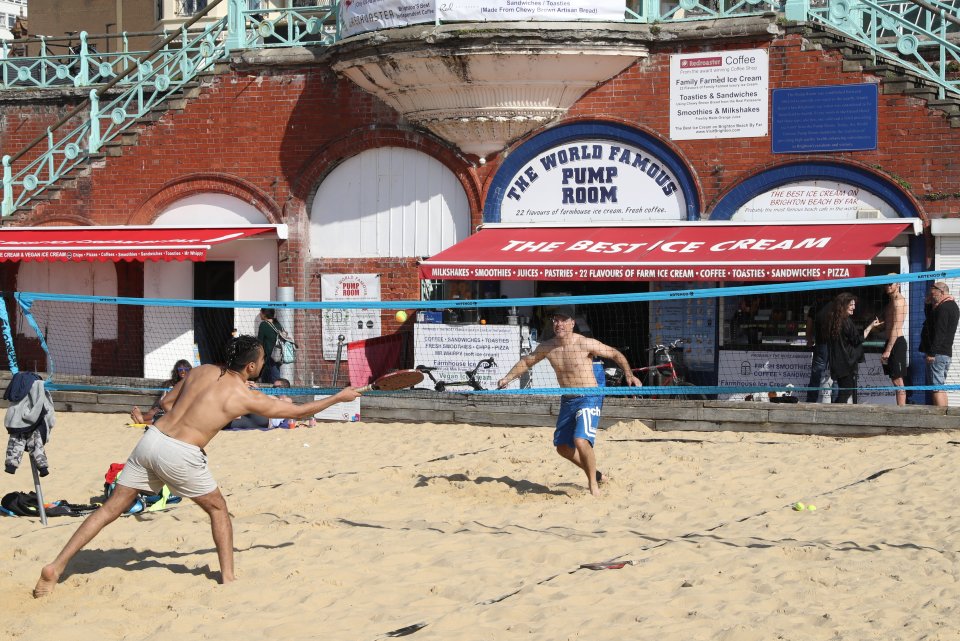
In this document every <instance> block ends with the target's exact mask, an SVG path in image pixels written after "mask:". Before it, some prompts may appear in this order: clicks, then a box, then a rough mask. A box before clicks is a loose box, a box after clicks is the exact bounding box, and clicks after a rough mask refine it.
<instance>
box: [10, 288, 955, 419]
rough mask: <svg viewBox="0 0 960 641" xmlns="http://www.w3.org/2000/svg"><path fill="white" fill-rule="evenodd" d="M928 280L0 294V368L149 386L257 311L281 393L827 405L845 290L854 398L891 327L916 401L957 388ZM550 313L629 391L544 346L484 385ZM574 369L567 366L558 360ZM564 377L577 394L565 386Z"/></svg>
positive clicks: (884, 393) (206, 356)
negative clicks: (832, 339)
mask: <svg viewBox="0 0 960 641" xmlns="http://www.w3.org/2000/svg"><path fill="white" fill-rule="evenodd" d="M935 282H944V283H946V284H947V286H948V289H949V291H950V292H952V293H957V292H960V270H948V271H932V272H922V273H914V274H892V275H885V276H870V277H865V278H855V279H845V280H832V281H809V282H795V283H776V284H771V283H764V284H753V285H751V284H743V285H741V284H731V283H726V284H719V283H705V284H697V285H696V286H693V285H692V284H690V283H687V284H683V283H669V282H661V283H637V290H638V291H636V292H631V293H620V294H605V295H595V296H549V297H535V298H493V297H489V298H479V299H463V298H460V299H449V300H418V301H328V302H327V301H320V302H307V301H229V302H225V301H195V300H160V299H139V298H118V297H97V296H75V295H62V294H51V293H27V292H18V293H15V294H12V295H6V296H5V303H6V306H5V310H4V312H5V314H6V316H5V317H4V318H3V319H2V320H3V331H4V338H5V345H6V359H7V361H6V363H5V365H6V366H7V367H8V368H9V369H11V370H14V371H16V370H17V369H23V370H32V371H36V372H38V373H41V374H44V375H45V376H46V377H47V379H48V383H49V384H50V385H52V386H53V388H54V389H57V388H58V387H59V388H60V389H70V388H71V387H76V388H83V389H101V390H110V389H137V390H153V389H156V388H157V386H158V385H159V384H160V383H161V381H163V380H166V379H169V378H170V377H171V373H172V370H173V368H174V364H175V363H176V362H177V361H179V360H181V359H183V360H187V361H188V362H190V363H191V364H193V365H198V364H201V363H222V362H223V360H224V354H225V347H226V344H227V342H228V341H229V340H230V338H231V337H232V336H233V335H236V334H250V335H256V334H257V331H258V327H259V323H260V322H261V320H260V311H261V309H262V308H269V309H272V310H274V311H275V314H276V317H277V319H278V321H279V323H280V325H281V326H282V327H283V328H284V329H285V330H287V331H288V332H289V333H290V334H291V336H292V337H293V339H294V340H295V341H296V343H297V345H298V348H299V349H298V350H297V355H296V359H295V361H294V362H292V363H288V364H283V365H282V366H281V375H282V376H283V377H284V378H287V379H288V380H290V381H291V383H292V385H293V388H294V390H292V391H291V393H294V394H314V393H321V392H327V391H329V390H332V389H335V388H339V387H342V386H344V385H348V384H350V385H364V384H367V383H369V382H370V381H371V380H373V379H375V378H376V377H377V376H379V375H382V374H385V373H388V372H390V371H393V370H397V369H413V368H418V369H420V370H421V371H423V372H424V381H423V382H422V383H420V384H419V385H417V386H416V387H417V389H420V390H422V391H424V392H431V393H435V394H451V393H456V394H487V395H496V394H501V395H514V396H520V395H528V394H535V395H558V394H570V393H586V392H590V393H601V394H604V395H607V396H626V397H636V398H640V399H643V398H646V399H662V400H669V399H680V400H683V399H691V398H693V399H721V400H744V399H758V398H763V399H764V400H767V399H770V398H774V399H779V398H788V399H790V398H795V399H797V400H799V401H806V400H813V399H817V400H820V401H829V400H831V398H832V397H833V395H835V394H837V393H838V392H839V390H838V389H837V387H836V385H835V384H834V383H833V382H832V381H831V380H830V377H829V374H830V370H829V369H827V371H826V372H825V375H824V376H823V377H822V378H817V380H812V378H811V374H812V371H811V369H812V367H813V351H812V350H813V343H814V342H815V338H816V337H815V336H814V334H815V324H816V320H815V319H816V317H817V314H818V313H821V312H822V315H823V316H828V315H829V310H830V307H831V305H833V303H834V301H836V300H837V299H838V295H840V294H843V293H849V294H852V295H853V296H854V297H855V301H856V305H855V307H853V308H851V309H849V310H846V311H848V312H849V313H850V319H851V320H852V322H853V324H854V326H855V328H856V331H857V332H859V333H861V334H863V333H864V330H865V329H866V328H867V326H868V325H870V323H871V322H872V321H873V320H874V319H880V320H881V321H885V323H884V324H883V325H882V326H880V327H877V328H875V329H873V330H872V331H869V332H866V338H865V340H864V343H863V345H862V349H861V348H858V350H860V351H862V362H861V363H860V364H859V367H858V368H856V370H857V374H858V375H857V378H856V381H855V386H854V388H855V393H856V397H857V402H860V403H892V402H895V398H896V397H895V393H896V391H897V387H895V386H894V385H893V383H892V380H891V374H892V373H891V372H889V371H885V369H886V367H885V365H886V366H889V363H884V362H883V360H884V359H883V356H884V353H885V352H886V351H887V345H888V338H889V336H890V334H889V333H888V332H890V331H891V330H894V331H896V333H897V334H900V335H902V336H903V339H904V340H903V342H905V343H906V348H905V354H904V355H903V356H902V358H900V359H899V360H902V361H903V371H902V372H893V374H895V373H899V374H900V375H901V376H902V379H903V382H904V388H903V389H905V390H906V391H907V392H908V393H909V394H910V395H911V402H916V403H922V402H924V399H925V396H924V395H926V394H928V393H929V392H932V391H946V392H948V393H951V394H952V393H957V390H958V389H960V385H958V384H960V366H957V367H954V368H952V371H950V372H949V374H948V377H947V379H946V381H945V383H944V384H943V385H932V384H931V381H930V380H929V379H928V375H927V363H926V358H925V355H924V354H923V353H922V352H921V351H920V341H921V330H922V328H923V325H924V321H925V319H926V314H927V313H930V312H929V310H925V307H928V306H929V305H928V303H929V302H930V301H929V300H928V298H929V293H930V290H931V286H932V284H933V283H935ZM890 285H895V287H892V288H891V287H890ZM891 290H895V291H899V295H900V296H902V298H903V302H902V305H899V306H898V305H894V304H893V303H892V299H891V296H892V295H893V294H892V292H891ZM225 305H229V307H227V306H225ZM898 307H899V308H900V310H901V311H900V312H898V313H895V311H896V310H897V308H898ZM822 310H826V311H822ZM891 310H894V311H891ZM558 311H560V312H562V314H561V316H562V315H563V314H569V315H571V316H572V319H573V322H574V323H575V329H574V332H575V333H577V334H580V335H582V336H584V337H586V338H591V339H594V340H596V341H599V342H601V343H603V344H604V345H607V346H610V347H613V348H615V349H616V350H618V351H619V352H620V353H622V354H623V355H624V357H625V358H626V360H627V361H628V363H629V365H630V367H631V369H633V370H634V373H635V375H636V376H637V378H638V379H639V380H640V381H642V382H643V387H640V388H637V387H631V386H628V385H627V384H626V378H625V377H624V376H623V374H622V372H620V371H618V368H617V363H616V362H615V361H611V360H609V359H596V362H595V363H591V365H590V367H591V370H592V372H593V373H594V375H595V380H596V381H597V384H598V385H599V386H601V387H600V389H595V388H593V387H592V385H589V386H587V385H586V384H585V383H583V381H584V380H586V379H584V378H583V376H584V373H583V371H579V372H578V373H577V374H576V375H575V376H572V377H571V376H568V377H567V378H566V379H563V378H561V379H558V377H557V372H556V370H555V369H554V367H553V365H551V363H550V360H551V359H553V360H556V359H569V360H566V361H565V362H567V363H568V365H567V368H568V370H569V369H570V368H573V367H581V368H582V367H583V362H584V359H585V358H586V355H584V356H583V357H582V358H580V356H579V355H576V354H574V355H572V356H571V354H570V349H568V348H564V349H566V350H567V352H566V353H563V352H562V351H557V352H554V353H553V354H552V355H551V356H548V357H547V358H545V359H544V360H541V361H540V362H538V363H537V364H535V365H533V366H532V367H531V368H530V369H529V370H527V369H526V368H521V370H522V371H519V372H517V371H516V370H515V372H516V373H517V375H516V376H512V377H511V378H512V379H515V380H511V382H510V384H509V385H507V387H506V388H505V389H502V390H498V389H497V387H498V381H500V380H501V379H503V378H504V377H505V376H506V375H507V373H508V372H509V371H510V370H511V368H512V367H513V366H514V365H515V364H516V363H517V362H518V361H521V359H525V358H527V357H529V355H531V354H534V353H544V352H545V351H546V349H547V348H548V347H549V346H551V345H553V344H554V341H553V340H552V339H554V337H555V334H554V329H555V324H554V317H555V316H557V312H558ZM891 325H893V326H896V325H899V326H900V327H899V330H896V329H895V327H891ZM954 340H955V338H954V337H950V339H949V344H950V345H951V346H952V344H953V342H954ZM581 344H582V345H583V346H584V349H586V348H587V347H589V346H590V345H592V343H589V342H586V343H581V342H579V341H578V342H577V343H574V348H575V349H576V348H577V347H576V346H577V345H581ZM821 344H822V341H821ZM541 346H542V347H541ZM538 347H540V350H541V351H540V352H536V350H537V349H538ZM898 349H899V348H898ZM858 355H859V352H858ZM894 356H896V353H895V354H894ZM894 360H895V361H897V360H898V358H895V359H894ZM575 362H578V363H580V364H579V365H576V366H574V365H570V364H569V363H575ZM561 367H562V366H561ZM568 374H569V371H568ZM560 380H565V382H566V383H568V384H567V385H561V383H560ZM570 380H573V381H574V382H575V383H576V384H582V385H584V387H583V388H581V387H577V386H576V384H575V385H574V386H572V387H571V386H570V385H569V381H570ZM577 382H579V383H577ZM588 387H589V389H588ZM318 390H319V391H318Z"/></svg>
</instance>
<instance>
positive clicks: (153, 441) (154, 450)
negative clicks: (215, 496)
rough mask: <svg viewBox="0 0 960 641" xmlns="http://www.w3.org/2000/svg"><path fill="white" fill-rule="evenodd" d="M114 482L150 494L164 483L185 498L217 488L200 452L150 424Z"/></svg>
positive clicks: (157, 492) (158, 490)
mask: <svg viewBox="0 0 960 641" xmlns="http://www.w3.org/2000/svg"><path fill="white" fill-rule="evenodd" d="M117 483H118V484H119V485H123V486H125V487H131V488H133V489H135V490H144V491H150V492H153V493H154V494H159V493H160V491H161V490H162V489H163V485H164V484H166V485H168V486H169V487H170V490H171V491H172V492H173V493H174V494H177V495H178V496H185V497H187V498H196V497H198V496H203V495H204V494H209V493H210V492H213V491H214V490H215V489H217V482H216V481H214V480H213V475H212V474H210V469H209V468H208V467H207V455H206V454H205V453H204V451H203V450H202V449H200V448H199V447H197V446H196V445H191V444H190V443H184V442H183V441H178V440H177V439H175V438H172V437H170V436H167V435H166V434H164V433H163V432H161V431H160V430H158V429H157V428H156V427H154V426H153V425H151V426H150V427H148V428H147V432H146V433H145V434H144V435H143V437H142V438H141V439H140V442H139V443H137V446H136V447H135V448H133V452H131V453H130V458H128V459H127V463H126V465H124V466H123V471H121V472H120V476H118V477H117Z"/></svg>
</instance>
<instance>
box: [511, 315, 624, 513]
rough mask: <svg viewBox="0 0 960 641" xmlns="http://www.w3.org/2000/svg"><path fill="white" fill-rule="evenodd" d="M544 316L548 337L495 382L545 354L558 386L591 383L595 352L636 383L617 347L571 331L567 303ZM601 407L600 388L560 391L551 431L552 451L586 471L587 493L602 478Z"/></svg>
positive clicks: (515, 375)
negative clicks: (597, 445)
mask: <svg viewBox="0 0 960 641" xmlns="http://www.w3.org/2000/svg"><path fill="white" fill-rule="evenodd" d="M550 320H551V322H552V323H553V332H554V336H553V338H551V339H550V340H547V341H544V342H542V343H540V344H539V345H538V346H537V349H535V350H534V351H533V352H532V353H530V354H527V355H526V356H524V357H522V358H521V359H520V360H519V361H518V362H517V364H516V365H514V366H513V367H511V368H510V371H509V372H507V374H506V375H505V376H504V377H503V378H501V379H500V380H499V381H498V383H497V387H499V388H501V389H502V388H504V387H506V386H507V385H509V384H510V383H511V382H513V381H514V380H516V379H518V378H519V377H520V376H521V375H523V374H524V373H526V372H527V371H529V370H530V368H531V367H533V366H534V365H536V364H537V363H539V362H540V361H542V360H543V359H547V361H548V362H549V363H550V365H552V366H553V370H554V371H555V372H556V373H557V381H558V383H559V384H560V387H573V388H590V387H597V386H598V383H597V378H596V375H595V374H594V367H593V360H594V358H595V357H599V358H607V359H610V360H612V361H613V362H615V363H616V364H617V365H618V366H620V368H621V369H622V370H623V371H624V372H625V374H626V380H627V384H628V385H631V386H636V387H638V386H640V385H642V383H641V382H640V380H639V379H638V378H637V377H636V376H634V375H633V372H631V370H630V364H629V363H628V362H627V359H626V358H625V357H624V355H623V354H621V353H620V352H619V351H618V350H616V349H614V348H612V347H610V346H609V345H604V344H603V343H601V342H600V341H598V340H595V339H593V338H587V337H586V336H583V335H581V334H577V333H575V332H574V331H573V329H574V326H575V325H576V322H575V321H574V311H573V306H572V305H561V306H559V307H557V308H556V309H555V310H554V311H553V313H552V315H551V317H550ZM602 407H603V394H566V395H564V396H563V397H562V398H561V402H560V413H559V416H558V417H557V429H556V431H555V432H554V433H553V444H554V446H556V448H557V453H558V454H560V456H562V457H563V458H565V459H567V460H569V461H571V462H572V463H573V464H574V465H576V466H577V467H579V468H580V469H581V470H583V472H584V473H585V474H586V475H587V483H588V485H589V487H590V493H591V494H593V495H594V496H600V479H601V478H602V475H601V474H600V473H599V472H597V463H596V457H595V456H594V452H593V445H594V441H595V439H596V436H597V425H598V424H599V423H600V410H601V408H602Z"/></svg>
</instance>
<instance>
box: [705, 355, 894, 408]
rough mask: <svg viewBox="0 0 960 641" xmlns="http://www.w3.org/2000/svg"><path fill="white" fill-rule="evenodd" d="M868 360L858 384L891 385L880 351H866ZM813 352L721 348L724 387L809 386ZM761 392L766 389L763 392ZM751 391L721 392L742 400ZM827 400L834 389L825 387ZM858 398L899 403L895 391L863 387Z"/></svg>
mask: <svg viewBox="0 0 960 641" xmlns="http://www.w3.org/2000/svg"><path fill="white" fill-rule="evenodd" d="M865 358H866V362H864V363H861V364H860V376H859V378H858V381H857V382H858V384H859V386H860V387H861V388H867V387H890V386H891V383H890V379H889V378H887V377H886V376H884V374H883V367H882V365H881V364H880V355H879V354H866V355H865ZM812 360H813V355H812V353H811V352H806V351H804V352H775V351H741V350H723V351H721V352H720V375H719V377H718V380H717V385H719V386H720V387H753V388H756V387H770V388H782V387H786V386H787V385H793V386H794V387H807V384H808V383H809V382H810V365H811V364H812ZM760 393H761V394H762V393H763V392H760ZM747 394H756V392H742V393H737V394H721V395H719V398H720V399H722V400H731V401H742V400H743V399H744V397H745V396H746V395H747ZM793 394H794V396H797V397H798V398H799V399H800V400H801V401H804V400H806V398H807V392H806V391H796V392H794V393H793ZM823 398H824V402H826V403H829V402H830V390H824V394H823ZM857 400H858V402H859V403H861V404H871V405H888V404H891V403H896V397H895V396H894V393H893V391H885V390H870V389H860V390H859V391H858V392H857Z"/></svg>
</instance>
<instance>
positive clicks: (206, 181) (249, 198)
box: [127, 173, 284, 225]
mask: <svg viewBox="0 0 960 641" xmlns="http://www.w3.org/2000/svg"><path fill="white" fill-rule="evenodd" d="M209 193H215V194H224V195H227V196H233V197H234V198H238V199H240V200H242V201H244V202H246V203H249V204H251V205H252V206H254V207H255V208H256V209H258V210H259V211H260V212H262V213H263V214H264V216H266V217H267V219H268V220H269V221H270V223H272V224H278V223H282V222H284V221H283V210H282V208H281V207H280V206H279V205H278V204H277V202H276V201H275V200H274V199H273V198H272V197H271V196H270V195H269V194H267V193H266V192H264V191H263V190H262V189H259V188H258V187H256V186H254V185H253V184H252V183H250V182H247V181H245V180H243V179H240V178H237V177H236V176H231V175H229V174H215V173H209V174H190V175H187V176H183V177H181V178H178V179H176V180H172V181H170V182H168V183H166V184H165V185H163V186H162V187H161V188H160V189H158V190H157V191H156V192H154V193H153V194H151V195H150V196H149V197H148V198H147V199H146V200H145V201H144V202H143V204H141V205H140V206H139V207H138V208H137V209H136V211H134V212H133V214H131V216H130V218H129V219H128V220H127V224H128V225H150V224H152V223H153V221H155V220H156V219H157V217H158V216H159V215H160V214H161V213H162V212H164V211H165V210H166V209H167V208H169V207H170V205H173V204H174V203H176V202H178V201H180V200H183V199H184V198H187V197H189V196H196V195H200V194H209Z"/></svg>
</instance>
